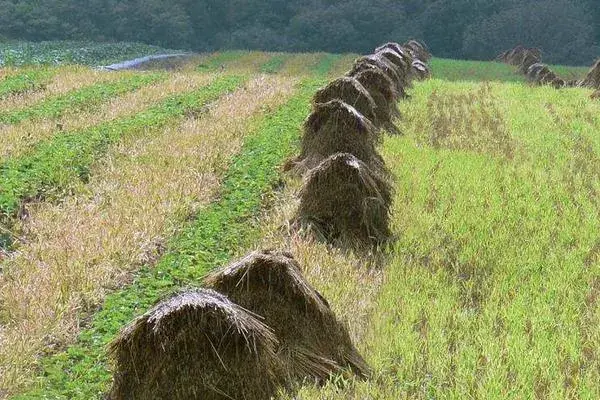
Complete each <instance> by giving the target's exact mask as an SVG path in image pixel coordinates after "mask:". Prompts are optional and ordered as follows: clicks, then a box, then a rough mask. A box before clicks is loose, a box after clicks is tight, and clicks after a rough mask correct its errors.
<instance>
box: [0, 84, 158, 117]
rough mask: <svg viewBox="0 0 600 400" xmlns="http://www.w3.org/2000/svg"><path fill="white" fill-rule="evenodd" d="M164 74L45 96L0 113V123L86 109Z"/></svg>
mask: <svg viewBox="0 0 600 400" xmlns="http://www.w3.org/2000/svg"><path fill="white" fill-rule="evenodd" d="M166 77H167V75H166V74H135V75H130V76H126V77H124V78H121V79H119V80H118V81H116V82H108V83H99V84H96V85H92V86H87V87H84V88H81V89H78V90H75V91H73V92H70V93H66V94H63V95H58V96H54V97H49V98H47V99H44V100H42V101H40V102H39V103H37V104H34V105H32V106H31V107H26V108H23V109H21V110H13V111H5V112H0V123H3V124H18V123H19V122H21V121H24V120H26V119H43V118H58V117H60V116H61V115H63V114H64V113H66V112H77V111H82V110H84V109H90V108H91V107H94V106H96V105H98V104H100V103H102V102H104V101H107V100H108V99H110V98H112V97H115V96H118V95H120V94H124V93H127V92H132V91H134V90H137V89H139V88H141V87H142V86H145V85H151V84H153V83H156V82H158V81H160V80H163V79H166Z"/></svg>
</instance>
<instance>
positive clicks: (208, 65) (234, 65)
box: [197, 50, 272, 74]
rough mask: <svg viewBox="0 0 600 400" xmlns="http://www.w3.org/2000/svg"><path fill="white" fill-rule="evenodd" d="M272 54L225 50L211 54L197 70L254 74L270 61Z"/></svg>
mask: <svg viewBox="0 0 600 400" xmlns="http://www.w3.org/2000/svg"><path fill="white" fill-rule="evenodd" d="M271 57H272V56H271V54H269V53H265V52H258V51H252V52H251V51H240V50H236V51H224V52H221V53H215V54H213V55H211V56H210V57H209V58H208V60H207V61H204V62H202V63H201V64H200V65H199V66H198V67H197V70H198V71H200V72H202V71H222V72H226V73H235V74H252V73H256V72H260V69H261V68H262V67H263V65H265V64H266V63H268V62H269V60H270V59H271Z"/></svg>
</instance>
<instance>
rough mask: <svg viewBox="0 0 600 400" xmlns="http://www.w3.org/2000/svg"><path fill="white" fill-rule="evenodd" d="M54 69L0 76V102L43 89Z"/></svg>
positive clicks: (16, 72)
mask: <svg viewBox="0 0 600 400" xmlns="http://www.w3.org/2000/svg"><path fill="white" fill-rule="evenodd" d="M55 73H56V69H51V68H31V69H23V70H14V71H11V72H7V73H6V75H3V74H0V100H3V99H6V98H8V97H9V96H15V95H19V94H25V93H30V92H34V91H37V90H41V89H44V88H45V86H46V85H47V84H48V83H49V82H50V81H51V79H52V76H53V75H54V74H55Z"/></svg>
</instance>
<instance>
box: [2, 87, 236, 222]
mask: <svg viewBox="0 0 600 400" xmlns="http://www.w3.org/2000/svg"><path fill="white" fill-rule="evenodd" d="M245 80H246V78H245V77H242V76H231V75H224V76H221V77H219V78H217V79H216V80H215V81H214V82H213V83H212V84H210V85H209V86H206V87H202V88H200V89H198V90H194V91H192V92H188V93H183V94H178V95H175V96H171V97H169V98H168V99H166V100H164V101H162V102H161V103H160V104H158V105H155V106H152V107H150V108H148V109H146V110H144V111H142V112H140V113H138V114H135V115H134V116H131V117H125V118H119V119H117V120H114V121H109V122H106V123H103V124H100V125H97V126H94V127H92V128H89V129H84V130H80V131H74V132H70V133H65V134H62V135H59V136H55V137H53V138H51V139H50V140H47V141H42V142H40V143H38V144H37V145H36V146H34V149H33V150H32V151H31V152H29V153H27V154H25V155H23V156H22V157H17V158H14V159H9V160H7V161H5V162H4V163H2V164H0V214H1V215H2V216H4V218H10V217H12V216H14V215H15V213H16V212H17V211H18V210H19V207H20V206H21V202H22V201H23V200H26V199H33V198H38V197H43V198H48V197H51V198H54V197H61V196H62V195H63V194H64V193H65V192H66V191H67V190H68V188H69V187H71V186H73V185H74V184H76V183H77V182H80V181H82V180H83V181H86V180H87V179H89V168H90V165H91V164H92V163H93V162H94V161H95V160H96V159H97V158H98V157H99V156H101V155H102V154H104V153H105V152H106V151H107V149H108V148H109V146H110V145H112V144H114V143H117V142H118V141H119V140H121V139H122V138H124V137H128V136H134V135H136V134H139V133H142V132H145V131H147V130H148V129H152V130H158V129H160V128H161V127H163V126H165V125H166V124H168V123H172V122H174V121H176V120H177V119H179V118H182V117H183V116H185V114H186V113H190V112H192V113H193V112H198V111H200V110H201V109H202V108H203V107H204V106H205V105H206V104H208V103H209V102H211V101H213V100H216V99H217V98H218V97H219V96H221V95H223V94H225V93H228V92H230V91H232V90H234V89H236V88H237V87H239V86H240V85H241V84H242V83H243V82H244V81H245Z"/></svg>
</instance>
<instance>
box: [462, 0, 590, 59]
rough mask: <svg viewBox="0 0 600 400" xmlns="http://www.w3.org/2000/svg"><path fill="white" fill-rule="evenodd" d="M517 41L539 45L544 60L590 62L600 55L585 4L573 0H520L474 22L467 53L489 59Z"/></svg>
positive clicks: (465, 47)
mask: <svg viewBox="0 0 600 400" xmlns="http://www.w3.org/2000/svg"><path fill="white" fill-rule="evenodd" d="M516 44H523V45H526V46H533V47H539V48H540V49H542V51H543V54H544V56H543V57H544V60H545V61H547V62H555V63H559V62H560V63H568V64H588V63H591V61H592V59H593V58H594V57H596V56H597V54H595V51H596V50H597V47H596V46H595V44H594V30H593V25H592V24H591V20H590V18H589V14H588V12H587V9H586V6H585V4H583V3H577V2H574V1H570V0H542V1H539V0H536V1H528V2H518V3H515V4H514V5H513V6H512V7H510V8H507V9H504V10H502V11H499V12H497V13H495V14H493V15H492V16H490V17H488V18H485V19H483V20H481V21H478V22H474V23H473V24H471V25H470V26H469V27H468V29H467V30H466V32H465V35H464V44H463V52H462V54H464V55H465V56H468V57H470V58H478V59H490V58H493V57H494V56H495V55H496V54H498V53H499V52H500V51H501V50H502V49H508V48H511V47H514V46H515V45H516Z"/></svg>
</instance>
